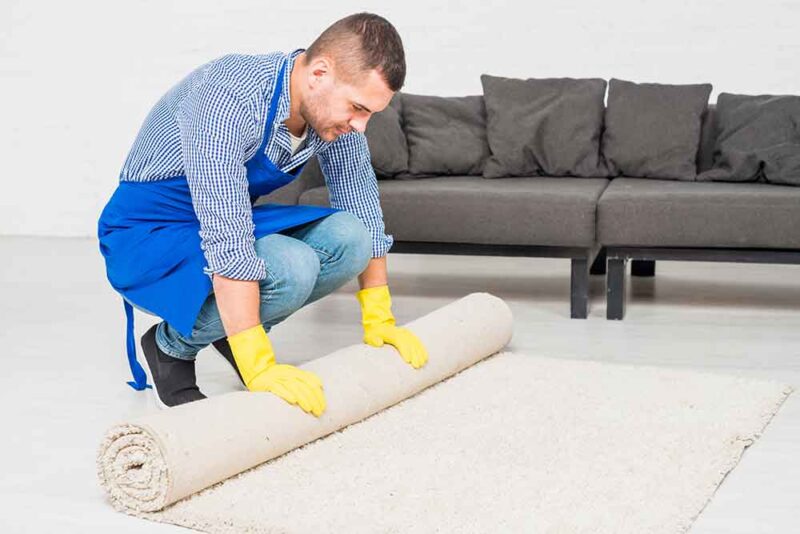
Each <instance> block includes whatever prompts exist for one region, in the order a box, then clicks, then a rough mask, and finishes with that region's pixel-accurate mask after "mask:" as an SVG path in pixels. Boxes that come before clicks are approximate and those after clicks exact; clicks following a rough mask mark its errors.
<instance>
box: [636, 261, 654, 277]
mask: <svg viewBox="0 0 800 534" xmlns="http://www.w3.org/2000/svg"><path fill="white" fill-rule="evenodd" d="M655 275H656V260H631V276H640V277H652V276H655Z"/></svg>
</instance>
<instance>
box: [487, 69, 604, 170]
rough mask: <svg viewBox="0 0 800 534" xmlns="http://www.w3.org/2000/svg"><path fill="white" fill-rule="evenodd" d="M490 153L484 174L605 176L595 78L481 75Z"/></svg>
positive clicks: (599, 85) (600, 84) (600, 92)
mask: <svg viewBox="0 0 800 534" xmlns="http://www.w3.org/2000/svg"><path fill="white" fill-rule="evenodd" d="M481 83H482V84H483V97H484V100H485V101H486V118H487V133H488V137H489V148H490V149H491V156H490V157H489V160H488V161H487V162H486V167H485V168H484V171H483V176H484V177H485V178H500V177H503V176H537V175H548V176H582V177H592V176H605V175H606V174H607V172H606V169H605V167H604V166H603V164H602V161H601V159H600V135H601V133H602V126H603V107H604V105H603V98H604V96H605V91H606V81H605V80H602V79H599V78H588V79H575V78H529V79H527V80H522V79H514V78H501V77H497V76H490V75H487V74H484V75H482V76H481Z"/></svg>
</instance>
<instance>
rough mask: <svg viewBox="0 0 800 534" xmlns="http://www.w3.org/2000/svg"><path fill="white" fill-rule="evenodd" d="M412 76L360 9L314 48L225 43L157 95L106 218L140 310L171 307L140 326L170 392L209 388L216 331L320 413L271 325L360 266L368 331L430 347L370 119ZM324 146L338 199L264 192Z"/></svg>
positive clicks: (164, 399)
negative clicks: (229, 51) (398, 315)
mask: <svg viewBox="0 0 800 534" xmlns="http://www.w3.org/2000/svg"><path fill="white" fill-rule="evenodd" d="M404 80H405V55H404V51H403V45H402V42H401V40H400V36H399V35H398V34H397V31H396V30H395V28H394V27H393V26H392V25H391V24H390V23H389V22H388V21H386V20H385V19H383V18H382V17H379V16H377V15H373V14H369V13H359V14H355V15H351V16H349V17H346V18H344V19H342V20H339V21H337V22H336V23H334V24H333V25H331V26H330V27H329V28H327V29H326V30H325V31H324V32H323V33H322V34H321V35H320V36H319V37H318V38H317V39H316V40H315V41H314V42H313V43H312V44H311V46H310V47H309V48H308V49H307V50H304V49H297V50H295V51H293V52H291V53H290V54H288V55H286V54H283V53H280V52H276V53H271V54H266V55H257V56H248V55H228V56H224V57H221V58H219V59H217V60H214V61H211V62H210V63H207V64H205V65H203V66H201V67H199V68H198V69H196V70H194V71H193V72H191V73H190V74H189V75H188V76H187V77H186V78H184V79H183V80H182V81H181V82H179V83H178V84H177V85H176V86H174V87H173V88H172V89H170V90H169V91H168V92H167V93H166V94H165V95H164V96H163V97H162V98H161V100H159V102H158V103H157V104H156V105H155V107H154V108H153V109H152V111H151V112H150V114H149V115H148V117H147V118H146V120H145V122H144V124H143V126H142V128H141V130H140V132H139V135H138V136H137V138H136V141H135V142H134V145H133V147H132V149H131V151H130V153H129V155H128V158H127V160H126V161H125V164H124V166H123V169H122V172H121V176H120V183H119V185H118V187H117V189H116V191H115V192H114V194H113V195H112V197H111V199H110V200H109V202H108V204H107V205H106V207H105V209H104V210H103V213H102V215H101V216H100V220H99V222H98V237H99V240H100V250H101V253H102V254H103V256H104V258H105V260H106V272H107V275H108V279H109V281H110V282H111V284H112V286H113V287H114V288H115V289H116V290H117V291H118V292H119V293H120V294H121V295H122V296H123V298H124V304H125V311H126V315H127V317H128V332H127V333H128V360H129V364H130V366H131V371H132V373H133V376H134V381H133V382H129V384H131V386H133V387H134V388H135V389H139V390H141V389H144V388H147V387H150V386H149V385H147V382H146V376H145V374H144V371H143V369H142V368H141V366H140V365H139V363H138V362H137V360H136V354H135V343H134V341H133V309H132V306H135V307H137V308H139V309H140V310H142V311H145V312H147V313H151V314H153V315H157V316H158V317H161V318H162V319H163V321H162V322H160V323H159V324H157V325H155V326H154V327H152V328H151V329H149V330H148V331H147V332H146V333H145V334H144V336H142V339H141V346H142V350H143V352H144V356H145V358H144V361H145V364H146V365H147V367H148V369H149V374H150V377H151V380H152V383H153V384H152V386H153V387H152V389H153V391H154V393H155V397H156V400H157V402H158V403H159V404H160V405H162V406H175V405H178V404H182V403H186V402H191V401H194V400H198V399H203V398H205V396H204V395H203V394H202V393H201V392H200V390H199V389H198V387H197V384H196V378H195V367H194V359H195V356H196V355H197V352H198V351H199V350H200V349H202V348H203V347H205V346H207V345H209V344H211V343H213V344H214V346H215V347H216V348H217V349H218V350H219V352H220V353H221V354H222V355H223V356H224V357H225V358H226V359H227V360H228V361H229V362H230V363H231V364H232V365H233V366H234V368H235V369H236V370H237V372H238V374H239V377H240V379H241V380H242V382H243V383H244V385H245V386H246V387H247V388H248V389H249V390H251V391H262V392H263V391H268V392H272V393H274V394H275V395H278V396H279V397H281V398H283V399H284V400H286V401H287V402H289V403H291V404H296V405H298V406H299V407H300V408H302V409H303V410H305V411H306V412H308V413H311V414H313V415H315V416H320V415H321V414H322V413H323V411H324V410H325V397H324V394H323V390H322V383H321V381H320V379H319V377H317V376H315V375H314V374H313V373H310V372H307V371H303V370H301V369H299V368H297V367H294V366H291V365H283V364H278V363H276V360H275V354H274V350H273V347H272V344H271V343H270V340H269V337H268V335H267V334H268V332H269V331H270V328H271V327H272V326H274V325H275V324H277V323H279V322H280V321H282V320H284V319H286V318H287V317H288V316H290V315H291V314H292V313H294V312H295V311H297V310H298V309H300V308H301V307H302V306H305V305H306V304H309V303H311V302H313V301H315V300H317V299H319V298H321V297H323V296H324V295H326V294H328V293H330V292H331V291H334V290H335V289H336V288H338V287H341V286H342V285H343V284H344V283H346V282H347V281H348V280H350V279H352V278H353V277H355V276H358V281H359V286H360V290H359V291H358V293H357V298H358V301H359V303H360V305H361V310H362V324H363V327H364V338H363V339H364V342H365V343H368V344H370V345H373V346H381V345H383V344H384V343H387V344H390V345H393V346H395V347H396V348H397V350H398V352H399V353H400V356H401V357H402V358H403V359H404V360H405V361H406V362H408V363H409V364H410V365H412V366H413V367H414V368H419V367H421V366H422V365H424V364H425V362H426V361H427V353H426V350H425V347H424V346H423V345H422V343H421V342H420V341H419V339H418V338H417V337H416V336H414V334H412V333H411V332H410V331H408V330H406V329H403V328H399V327H397V326H395V321H394V317H393V315H392V312H391V298H390V294H389V289H388V286H387V272H386V253H387V252H388V250H389V248H390V247H391V245H392V238H391V236H388V235H386V234H385V232H384V224H383V214H382V211H381V207H380V203H379V197H378V188H377V181H376V178H375V173H374V171H373V169H372V166H371V164H370V155H369V150H368V148H367V144H366V139H365V137H364V131H365V129H366V126H367V121H368V120H369V118H370V116H371V115H372V113H375V112H376V111H380V110H382V109H384V108H385V107H386V106H387V105H388V103H389V101H390V100H391V98H392V96H393V94H394V93H395V92H396V91H398V90H399V89H400V88H401V87H402V85H403V82H404ZM312 156H316V157H317V158H318V160H319V162H320V166H321V169H322V171H323V174H324V176H325V180H326V183H327V185H328V188H329V191H330V198H331V206H332V207H331V208H323V207H314V206H280V205H262V206H255V207H254V206H253V203H254V202H255V200H256V198H258V197H259V196H261V195H265V194H267V193H269V192H271V191H273V190H275V189H277V188H279V187H281V186H283V185H285V184H286V183H288V182H290V181H291V180H293V179H294V178H295V177H296V176H297V175H298V174H299V172H300V170H301V169H302V167H303V165H304V164H305V162H307V161H308V159H309V158H311V157H312Z"/></svg>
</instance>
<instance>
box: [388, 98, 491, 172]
mask: <svg viewBox="0 0 800 534" xmlns="http://www.w3.org/2000/svg"><path fill="white" fill-rule="evenodd" d="M402 99H403V105H402V109H403V127H404V129H405V133H406V139H407V141H408V171H409V173H411V174H412V175H417V176H431V175H443V174H444V175H479V174H481V173H482V172H483V166H484V164H485V163H486V158H487V157H488V156H489V144H488V142H487V140H486V110H485V108H484V105H483V97H482V96H480V95H478V96H455V97H442V96H426V95H412V94H407V93H404V94H403V96H402Z"/></svg>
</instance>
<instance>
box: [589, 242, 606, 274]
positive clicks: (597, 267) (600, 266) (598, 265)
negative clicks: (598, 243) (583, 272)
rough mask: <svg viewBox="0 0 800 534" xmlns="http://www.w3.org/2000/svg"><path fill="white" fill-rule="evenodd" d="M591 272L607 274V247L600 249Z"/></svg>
mask: <svg viewBox="0 0 800 534" xmlns="http://www.w3.org/2000/svg"><path fill="white" fill-rule="evenodd" d="M589 274H606V249H604V248H602V249H600V252H598V253H597V257H596V258H595V259H594V262H593V263H592V267H591V268H590V269H589Z"/></svg>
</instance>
